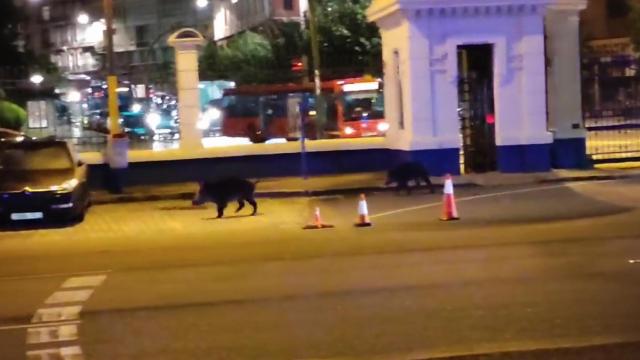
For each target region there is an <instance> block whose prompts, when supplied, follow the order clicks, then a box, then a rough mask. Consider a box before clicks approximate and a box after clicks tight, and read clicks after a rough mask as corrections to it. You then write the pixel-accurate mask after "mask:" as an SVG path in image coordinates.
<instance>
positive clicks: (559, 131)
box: [546, 2, 585, 139]
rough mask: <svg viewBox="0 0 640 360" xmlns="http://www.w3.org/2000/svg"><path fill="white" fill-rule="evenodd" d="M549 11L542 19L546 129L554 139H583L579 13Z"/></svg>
mask: <svg viewBox="0 0 640 360" xmlns="http://www.w3.org/2000/svg"><path fill="white" fill-rule="evenodd" d="M577 3H578V4H577V5H576V6H573V7H572V8H569V7H563V8H554V7H552V8H550V9H549V12H548V13H547V16H546V30H547V57H548V59H549V61H550V65H551V66H550V69H549V70H548V74H547V75H548V80H547V89H548V90H547V91H548V102H549V108H548V109H549V127H550V129H551V130H552V131H554V133H555V138H556V139H570V138H584V137H585V130H584V128H583V126H582V94H581V77H580V29H579V25H580V24H579V21H580V18H579V11H580V10H581V9H583V8H584V7H581V6H579V5H580V3H581V2H577Z"/></svg>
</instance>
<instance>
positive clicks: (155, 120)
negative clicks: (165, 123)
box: [144, 112, 162, 129]
mask: <svg viewBox="0 0 640 360" xmlns="http://www.w3.org/2000/svg"><path fill="white" fill-rule="evenodd" d="M144 121H145V122H146V123H147V125H149V127H150V128H152V129H155V128H157V127H158V125H160V122H161V121H162V117H161V116H160V114H158V113H155V112H152V113H149V115H147V117H146V118H145V119H144Z"/></svg>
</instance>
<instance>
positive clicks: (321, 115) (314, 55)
mask: <svg viewBox="0 0 640 360" xmlns="http://www.w3.org/2000/svg"><path fill="white" fill-rule="evenodd" d="M317 6H318V4H317V0H309V11H308V21H309V41H310V42H311V62H312V63H313V82H314V86H315V96H316V123H317V124H316V125H317V126H316V128H317V129H318V130H317V131H318V132H320V131H321V129H322V128H323V125H324V119H325V112H324V101H323V99H322V80H321V76H320V42H319V36H318V21H317V18H316V15H317V13H318V12H317V11H318V8H317ZM304 130H305V129H304V127H303V128H302V132H303V134H304Z"/></svg>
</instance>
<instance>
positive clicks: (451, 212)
mask: <svg viewBox="0 0 640 360" xmlns="http://www.w3.org/2000/svg"><path fill="white" fill-rule="evenodd" d="M440 220H442V221H451V220H460V217H458V209H457V208H456V199H455V196H454V195H453V180H451V175H449V174H447V176H446V177H445V179H444V197H443V199H442V217H441V218H440Z"/></svg>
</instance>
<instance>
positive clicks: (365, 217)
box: [356, 194, 373, 227]
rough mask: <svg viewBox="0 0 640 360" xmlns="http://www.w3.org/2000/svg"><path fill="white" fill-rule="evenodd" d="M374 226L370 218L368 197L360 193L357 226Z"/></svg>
mask: <svg viewBox="0 0 640 360" xmlns="http://www.w3.org/2000/svg"><path fill="white" fill-rule="evenodd" d="M369 226H373V224H372V223H371V221H370V220H369V207H368V206H367V197H366V196H365V195H364V194H360V201H359V202H358V222H357V223H356V227H369Z"/></svg>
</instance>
